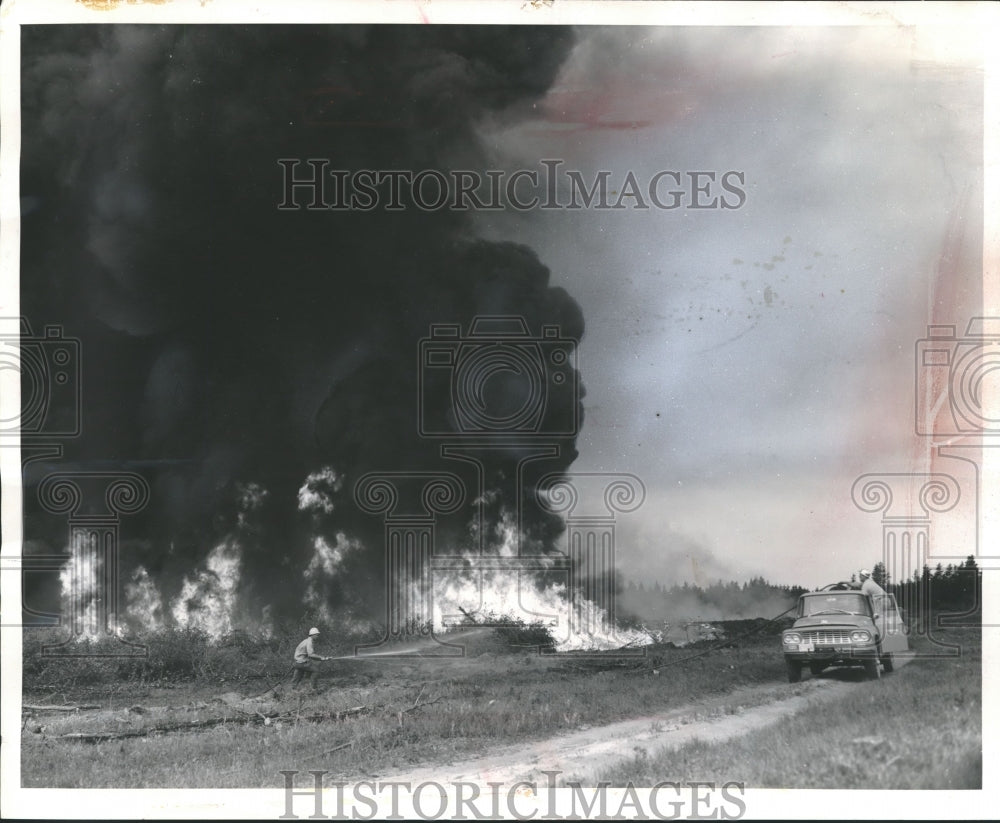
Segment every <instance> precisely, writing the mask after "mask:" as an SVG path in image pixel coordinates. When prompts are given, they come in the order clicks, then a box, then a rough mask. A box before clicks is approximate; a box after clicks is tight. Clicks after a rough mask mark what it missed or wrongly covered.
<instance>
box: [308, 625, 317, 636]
mask: <svg viewBox="0 0 1000 823" xmlns="http://www.w3.org/2000/svg"><path fill="white" fill-rule="evenodd" d="M314 634H319V629H317V628H316V627H315V626H313V627H312V628H311V629H309V636H310V637H312V636H313V635H314Z"/></svg>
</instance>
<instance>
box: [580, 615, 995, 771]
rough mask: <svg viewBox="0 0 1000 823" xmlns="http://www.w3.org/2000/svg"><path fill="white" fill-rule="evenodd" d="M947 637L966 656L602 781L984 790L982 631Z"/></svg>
mask: <svg viewBox="0 0 1000 823" xmlns="http://www.w3.org/2000/svg"><path fill="white" fill-rule="evenodd" d="M939 635H941V636H945V635H946V636H947V637H945V638H944V639H948V640H951V641H953V642H959V643H961V645H962V648H963V654H962V656H961V657H958V658H937V659H934V658H918V659H916V660H914V661H913V662H912V663H910V664H909V665H908V666H905V667H903V668H902V669H900V670H899V671H897V672H895V673H894V674H892V675H888V676H886V677H883V678H882V680H880V681H866V682H857V683H856V685H855V686H854V688H852V689H851V690H850V692H849V694H847V695H846V696H844V697H841V698H839V699H836V700H833V701H828V702H823V703H817V704H816V705H814V706H813V707H812V708H811V709H810V710H808V711H807V712H799V713H798V714H795V715H793V716H791V717H788V718H786V719H784V720H782V721H780V722H778V723H776V724H775V725H774V726H771V727H769V728H767V729H763V730H760V731H757V732H753V733H750V734H748V735H746V736H744V737H741V738H738V739H736V740H732V741H730V742H728V743H726V744H725V745H717V744H714V745H708V744H706V743H703V742H697V741H696V742H693V743H690V744H688V745H685V746H681V747H679V748H676V749H666V750H664V751H662V752H660V753H659V754H657V755H654V756H650V757H639V758H634V759H631V760H628V761H626V762H623V763H621V764H618V765H616V766H615V767H613V768H611V769H608V770H606V771H604V772H602V773H601V774H600V775H599V776H598V779H600V780H607V781H609V782H610V783H611V785H613V786H616V785H617V786H623V785H625V784H626V783H627V782H628V781H630V780H631V781H632V782H633V783H635V784H636V785H653V784H655V783H656V782H659V781H661V780H681V779H686V780H707V781H716V782H725V781H729V780H735V781H739V782H743V783H745V784H746V785H747V786H748V787H751V788H754V787H756V788H801V789H824V788H837V789H979V788H981V787H982V655H981V648H982V647H981V639H980V635H979V632H978V630H974V629H966V630H961V629H953V630H950V631H947V632H940V633H939ZM925 648H926V647H925ZM824 676H830V677H845V678H847V677H849V675H847V674H840V675H838V674H836V673H833V672H831V673H830V674H828V675H824Z"/></svg>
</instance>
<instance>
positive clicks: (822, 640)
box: [802, 630, 851, 646]
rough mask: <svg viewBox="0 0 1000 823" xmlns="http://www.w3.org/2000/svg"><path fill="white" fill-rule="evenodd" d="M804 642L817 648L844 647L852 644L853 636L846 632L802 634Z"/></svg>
mask: <svg viewBox="0 0 1000 823" xmlns="http://www.w3.org/2000/svg"><path fill="white" fill-rule="evenodd" d="M802 642H803V643H812V644H813V645H815V646H842V645H847V644H850V642H851V634H850V632H845V631H836V630H834V631H826V630H824V631H815V632H802Z"/></svg>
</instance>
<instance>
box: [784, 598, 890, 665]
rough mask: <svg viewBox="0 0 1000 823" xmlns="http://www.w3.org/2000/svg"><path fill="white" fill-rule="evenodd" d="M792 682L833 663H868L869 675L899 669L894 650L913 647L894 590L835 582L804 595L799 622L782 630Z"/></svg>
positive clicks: (799, 607)
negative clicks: (869, 590) (866, 590)
mask: <svg viewBox="0 0 1000 823" xmlns="http://www.w3.org/2000/svg"><path fill="white" fill-rule="evenodd" d="M781 646H782V650H783V651H784V654H785V664H786V666H787V667H788V682H789V683H798V682H799V680H801V679H802V668H803V667H804V666H808V667H809V671H810V672H812V674H813V675H818V674H820V673H821V672H822V671H823V670H824V669H826V668H827V667H829V666H862V667H864V670H865V673H866V674H867V675H868V677H869V678H873V679H878V678H880V677H881V676H882V671H883V670H885V671H886V672H887V673H888V672H891V671H892V670H893V655H895V654H898V653H899V652H905V651H907V650H908V649H909V640H908V638H907V629H906V625H905V624H904V623H903V619H902V617H901V616H900V614H899V609H898V608H897V606H896V599H895V598H894V597H893V596H892V595H891V594H885V595H876V596H871V595H867V594H863V593H861V592H860V591H857V590H852V589H851V587H850V584H848V583H832V584H830V585H829V586H824V587H823V588H822V589H820V590H819V591H814V592H807V593H806V594H803V595H802V596H801V597H800V598H799V603H798V609H797V612H796V618H795V622H794V623H793V624H792V627H791V628H790V629H786V630H785V631H783V632H782V634H781Z"/></svg>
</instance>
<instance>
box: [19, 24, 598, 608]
mask: <svg viewBox="0 0 1000 823" xmlns="http://www.w3.org/2000/svg"><path fill="white" fill-rule="evenodd" d="M571 45H572V34H571V32H569V31H567V30H565V29H561V28H552V27H539V28H530V27H529V28H526V27H518V28H499V27H460V26H442V27H430V26H428V27H409V26H370V27H361V26H349V27H345V26H336V27H334V26H328V27H314V26H310V27H306V26H246V27H239V26H224V27H223V26H210V27H209V26H206V27H194V26H187V27H183V26H177V27H160V26H136V27H131V26H36V27H25V28H24V29H23V30H22V103H23V136H22V140H23V155H22V170H21V191H22V195H23V198H24V199H23V202H24V204H25V208H24V217H23V227H22V246H23V251H22V274H21V300H22V313H23V314H24V315H25V316H27V317H28V318H29V320H31V321H32V323H33V324H34V326H35V327H36V328H35V331H36V333H37V332H38V327H41V326H42V325H44V324H60V325H62V326H63V327H64V329H65V332H66V334H68V335H72V336H75V337H77V338H79V339H80V341H81V351H82V359H83V368H82V391H83V410H84V411H83V433H82V435H81V436H80V437H78V438H75V439H69V440H66V441H65V443H64V445H65V453H64V456H63V458H62V459H61V460H58V461H49V462H38V463H34V464H31V465H29V467H28V470H27V473H26V490H25V506H26V512H25V515H26V537H27V538H30V539H31V540H33V541H34V544H35V545H39V546H44V547H48V548H49V549H51V550H61V549H64V548H65V537H64V535H65V522H59V520H58V518H52V517H48V516H44V515H43V514H42V513H41V512H40V510H39V509H38V505H37V501H36V500H35V496H34V489H35V488H36V485H37V483H38V482H39V481H40V480H41V478H42V477H43V476H44V475H45V474H46V473H47V472H49V471H54V470H59V471H66V470H93V469H101V470H109V469H116V468H117V469H122V470H129V471H136V472H138V473H141V474H142V475H143V476H145V477H146V478H147V479H148V480H149V483H150V486H151V488H152V494H151V501H150V504H149V506H148V507H147V508H146V510H145V511H144V512H142V513H140V514H138V515H136V516H134V517H132V518H129V519H125V520H123V521H122V526H121V530H122V533H123V536H125V537H126V538H127V540H126V541H125V542H124V543H123V551H122V566H123V573H124V574H126V575H127V574H128V570H129V569H130V568H132V567H134V566H136V565H138V564H141V565H143V566H144V567H146V568H147V569H148V570H149V572H150V574H151V576H152V577H153V579H154V580H156V581H157V582H158V584H159V585H160V587H161V589H162V590H163V591H164V593H165V594H166V596H167V597H169V596H171V595H172V594H175V593H176V591H177V590H178V588H179V585H180V582H181V580H182V578H183V576H184V575H186V574H190V573H192V572H193V571H194V570H195V569H197V568H199V567H200V565H201V564H202V563H203V560H204V558H205V557H206V556H207V554H208V553H209V552H210V551H211V550H212V548H213V547H214V546H216V545H218V544H219V543H220V542H221V541H222V540H224V539H225V538H226V536H227V535H229V534H232V533H234V530H235V531H236V532H238V534H239V539H240V541H241V544H242V547H243V564H244V574H243V584H242V586H241V591H240V596H241V598H242V603H243V607H244V608H245V609H246V610H247V613H248V614H249V613H259V611H260V609H261V608H262V607H263V606H265V605H266V606H269V607H271V609H273V610H274V613H275V614H284V615H289V616H293V615H296V614H298V613H300V612H301V609H302V607H303V591H304V588H305V584H304V581H303V577H302V574H303V570H304V569H305V568H306V567H307V566H308V565H309V563H310V559H311V557H312V555H313V538H314V537H315V535H316V534H317V533H319V534H322V535H325V536H326V539H327V540H328V542H329V543H330V545H334V544H336V543H337V541H338V539H341V540H342V541H346V542H342V545H345V546H347V545H357V546H360V547H361V548H360V549H358V550H354V551H346V552H344V555H345V558H344V561H343V562H344V563H345V564H346V565H345V575H346V577H345V578H342V579H343V580H344V581H345V582H343V583H342V584H341V585H332V584H331V585H330V586H329V587H328V588H327V589H326V590H325V594H324V596H326V597H329V598H331V599H332V600H336V601H337V602H334V603H331V606H334V607H336V606H338V605H344V604H346V605H348V606H351V605H353V606H354V607H355V608H356V607H358V604H368V606H369V608H370V609H371V610H372V611H376V612H377V611H378V610H379V609H380V608H381V603H380V601H379V599H378V597H377V596H373V595H377V593H379V592H381V586H382V578H381V564H382V557H383V554H382V534H383V532H382V524H381V522H380V521H379V520H378V518H374V517H371V516H370V515H363V514H361V513H360V512H358V511H357V510H356V508H355V507H354V506H353V503H352V501H351V488H352V487H353V483H354V482H355V481H356V480H357V478H358V477H360V476H361V475H362V474H364V473H365V472H367V471H373V470H417V469H440V468H451V469H453V470H454V469H455V467H453V466H442V465H441V461H440V457H439V456H438V452H437V444H436V443H435V442H433V441H428V440H424V439H421V438H420V437H419V436H417V428H416V408H417V382H416V381H417V346H418V340H419V339H420V338H422V337H424V336H426V335H427V333H428V329H429V327H430V325H431V324H432V323H439V322H458V323H462V324H463V325H465V324H467V323H468V321H469V320H470V319H471V318H472V317H473V316H475V315H478V314H494V315H497V314H516V315H522V316H524V317H525V318H526V320H527V321H528V324H529V326H530V328H531V331H532V333H538V330H539V328H540V327H541V325H542V324H557V325H559V326H560V327H561V330H562V333H563V334H564V335H566V336H569V337H576V338H579V337H580V336H581V335H582V333H583V318H582V316H581V312H580V310H579V307H578V306H577V304H576V303H575V302H574V301H573V300H572V299H571V298H570V297H569V296H568V295H567V294H566V293H565V292H564V291H563V290H562V289H559V288H554V287H552V286H550V285H549V282H548V280H549V272H548V270H547V269H546V268H545V266H544V265H543V264H542V263H541V262H540V261H539V260H538V258H537V257H536V255H535V254H534V253H533V252H532V251H531V250H530V249H528V248H525V247H523V246H518V245H514V244H503V243H490V242H485V241H483V240H481V239H477V238H476V237H475V235H474V232H473V230H472V225H471V219H470V216H469V215H468V214H465V213H462V212H457V211H451V210H447V209H444V210H440V211H435V212H424V211H421V210H419V209H414V208H410V209H406V210H404V211H402V212H390V211H385V210H383V209H381V208H380V209H377V210H375V211H372V212H365V213H362V212H310V211H304V210H303V211H288V212H279V211H278V210H277V208H276V207H277V204H278V202H279V200H280V198H281V168H280V167H279V165H278V163H277V161H278V159H280V158H303V159H305V158H311V157H317V158H328V159H330V161H331V165H332V167H334V168H339V169H348V170H352V171H353V170H360V169H411V170H414V171H419V170H422V169H440V170H442V171H446V172H447V170H449V169H454V168H459V169H469V168H485V166H486V163H487V159H486V158H487V154H486V150H485V149H484V147H483V146H482V145H481V142H480V139H479V138H478V136H477V129H478V128H480V127H481V126H482V125H483V124H484V123H487V122H490V123H496V122H502V121H503V120H505V119H510V118H517V117H518V116H520V115H521V114H522V113H523V112H525V111H527V110H529V109H530V105H531V103H532V101H534V100H537V99H538V98H540V97H541V96H542V95H543V94H544V93H545V92H546V90H547V89H548V88H549V86H550V85H551V83H552V82H553V80H554V78H555V76H556V73H557V71H558V69H559V66H560V64H561V62H562V61H563V60H564V58H565V57H566V55H567V54H568V51H569V49H570V47H571ZM433 402H435V403H438V404H442V405H446V404H447V403H449V402H450V401H449V398H447V397H440V398H437V399H436V400H434V401H433ZM559 445H560V447H561V454H560V456H559V457H558V459H555V460H553V461H550V462H549V463H548V464H546V466H545V470H546V471H547V472H549V471H559V470H562V469H565V468H566V467H568V466H569V464H570V463H571V462H572V460H573V459H574V458H575V456H576V452H575V450H574V447H573V438H572V437H565V438H563V439H562V440H561V441H560V442H559ZM323 467H330V468H332V469H333V470H334V472H335V473H336V475H337V477H339V478H340V482H339V483H338V484H336V485H337V488H336V489H334V488H332V487H331V489H328V490H327V492H328V495H329V499H330V502H331V507H332V508H331V510H330V511H325V510H320V509H317V510H314V511H311V512H303V511H300V510H299V506H298V490H299V489H300V487H301V486H302V485H303V483H304V481H305V478H306V477H307V476H308V475H309V474H311V473H313V472H316V471H318V470H320V469H322V468H323ZM486 469H487V471H486V474H487V478H486V483H487V486H488V487H490V486H492V485H494V484H499V483H500V482H501V480H502V479H503V478H500V477H499V476H498V473H499V472H501V471H502V469H501V467H500V466H499V465H496V466H493V465H489V464H488V465H487V467H486ZM248 484H255V486H257V487H260V488H262V489H264V490H266V492H267V494H266V496H264V497H263V498H262V500H261V502H260V503H259V505H256V506H255V508H254V510H253V511H252V513H251V514H250V515H248V514H247V513H246V512H241V509H240V502H239V501H240V499H241V491H240V490H241V489H246V488H247V486H248ZM529 492H530V489H528V490H526V495H528V494H529ZM529 496H530V495H529ZM511 502H512V501H509V500H508V501H502V500H501V501H499V502H494V504H493V505H491V506H489V507H487V511H488V514H489V516H490V518H491V523H489V524H488V529H487V531H489V527H490V526H491V525H492V523H494V522H495V521H496V520H497V519H498V518H499V515H500V511H501V509H502V508H504V507H509V506H510V505H511ZM471 511H472V510H471V508H469V507H467V508H466V509H465V510H464V512H463V518H464V519H463V523H462V525H461V527H459V526H457V525H456V526H455V527H454V528H453V529H452V531H451V532H447V531H446V532H445V535H446V537H447V536H448V535H450V537H448V539H452V540H455V541H457V542H460V541H461V535H462V533H463V530H464V529H465V528H466V526H467V524H468V522H469V518H470V516H471ZM241 513H242V515H243V519H242V520H241ZM238 523H239V524H240V525H238V526H237V524H238ZM525 525H526V531H527V533H528V534H529V536H530V537H531V539H532V540H533V541H535V543H537V545H538V546H542V547H544V546H550V545H551V544H552V541H553V539H554V538H555V537H556V536H557V535H558V534H559V532H560V529H561V524H560V522H559V521H558V520H557V519H555V518H553V517H547V516H545V515H543V514H540V513H538V512H534V513H531V514H530V519H529V520H528V522H526V524H525ZM338 536H339V537H338ZM350 541H355V543H354V544H351V543H350Z"/></svg>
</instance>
